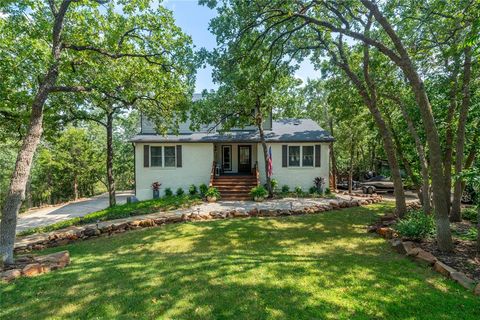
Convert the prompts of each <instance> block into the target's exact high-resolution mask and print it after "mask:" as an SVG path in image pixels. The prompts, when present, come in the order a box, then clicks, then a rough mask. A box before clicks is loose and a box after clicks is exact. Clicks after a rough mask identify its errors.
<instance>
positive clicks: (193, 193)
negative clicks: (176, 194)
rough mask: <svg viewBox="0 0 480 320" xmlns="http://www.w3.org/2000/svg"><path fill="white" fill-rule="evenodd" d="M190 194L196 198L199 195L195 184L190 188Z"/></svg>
mask: <svg viewBox="0 0 480 320" xmlns="http://www.w3.org/2000/svg"><path fill="white" fill-rule="evenodd" d="M188 193H189V194H190V195H191V196H194V195H196V194H197V193H198V189H197V186H196V185H194V184H191V185H190V187H188Z"/></svg>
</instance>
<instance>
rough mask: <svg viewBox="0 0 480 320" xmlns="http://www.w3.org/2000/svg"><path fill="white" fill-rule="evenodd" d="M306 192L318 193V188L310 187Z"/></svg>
mask: <svg viewBox="0 0 480 320" xmlns="http://www.w3.org/2000/svg"><path fill="white" fill-rule="evenodd" d="M308 193H310V194H317V193H318V189H317V188H316V187H310V189H308Z"/></svg>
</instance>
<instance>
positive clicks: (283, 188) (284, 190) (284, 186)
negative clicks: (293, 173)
mask: <svg viewBox="0 0 480 320" xmlns="http://www.w3.org/2000/svg"><path fill="white" fill-rule="evenodd" d="M288 192H290V187H289V186H288V185H287V184H284V185H283V186H282V193H288Z"/></svg>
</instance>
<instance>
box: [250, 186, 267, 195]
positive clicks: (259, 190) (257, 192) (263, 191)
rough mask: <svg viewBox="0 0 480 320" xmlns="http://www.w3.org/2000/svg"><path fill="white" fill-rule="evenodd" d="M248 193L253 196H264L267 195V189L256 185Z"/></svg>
mask: <svg viewBox="0 0 480 320" xmlns="http://www.w3.org/2000/svg"><path fill="white" fill-rule="evenodd" d="M250 195H251V196H252V197H254V198H255V197H257V198H265V197H266V196H267V195H268V191H267V189H265V187H264V186H257V187H253V188H252V190H250Z"/></svg>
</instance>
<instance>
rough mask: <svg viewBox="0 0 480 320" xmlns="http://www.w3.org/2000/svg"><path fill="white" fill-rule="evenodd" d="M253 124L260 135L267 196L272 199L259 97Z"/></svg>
mask: <svg viewBox="0 0 480 320" xmlns="http://www.w3.org/2000/svg"><path fill="white" fill-rule="evenodd" d="M255 111H256V113H257V114H256V115H255V122H256V124H257V127H258V133H259V135H260V143H261V144H262V149H263V157H264V162H265V178H266V181H267V191H268V196H269V197H273V190H272V179H271V177H270V176H269V175H268V147H267V143H266V142H265V133H264V131H263V115H262V111H261V108H260V97H259V96H257V102H256V106H255Z"/></svg>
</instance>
